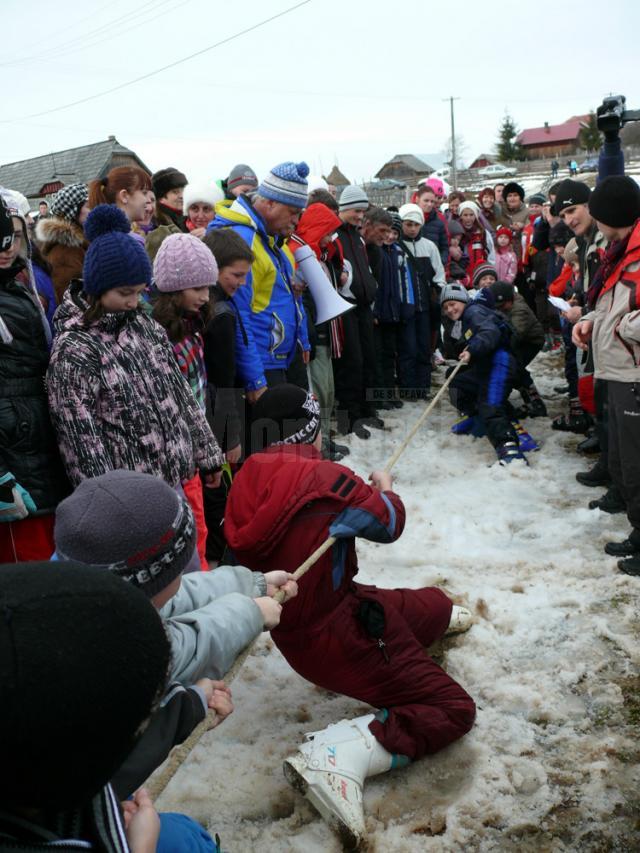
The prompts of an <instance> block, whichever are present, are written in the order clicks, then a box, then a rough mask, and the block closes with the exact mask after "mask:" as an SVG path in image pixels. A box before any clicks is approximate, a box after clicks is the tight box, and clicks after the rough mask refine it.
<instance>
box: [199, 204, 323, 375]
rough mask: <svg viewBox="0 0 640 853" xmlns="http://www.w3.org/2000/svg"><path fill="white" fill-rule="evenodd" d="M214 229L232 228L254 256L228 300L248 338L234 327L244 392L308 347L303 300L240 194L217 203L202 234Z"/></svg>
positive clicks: (281, 252)
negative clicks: (241, 284)
mask: <svg viewBox="0 0 640 853" xmlns="http://www.w3.org/2000/svg"><path fill="white" fill-rule="evenodd" d="M213 228H233V230H234V231H235V232H236V233H237V234H239V235H240V236H241V237H242V239H243V240H244V241H245V242H246V243H247V245H248V246H249V248H250V249H251V251H252V252H253V254H254V256H255V260H254V261H253V263H252V265H251V270H250V272H249V275H248V276H247V283H246V285H245V286H244V287H240V288H239V289H238V290H237V292H236V293H235V295H234V296H233V302H234V305H235V306H236V308H237V310H238V313H239V314H240V316H241V318H242V322H243V324H244V328H245V331H246V337H247V340H244V339H242V340H241V339H240V338H239V335H240V334H241V333H240V324H239V323H238V324H236V345H237V349H236V366H237V372H238V377H239V379H240V381H241V382H242V383H243V385H244V387H245V389H246V390H247V391H255V390H256V389H258V388H263V387H264V386H265V385H266V384H267V383H266V380H265V376H264V372H265V370H282V369H285V370H286V368H287V367H288V366H289V364H290V363H291V361H292V360H293V357H294V355H295V352H296V346H297V345H298V343H300V346H301V347H302V349H305V350H306V349H309V342H308V337H307V332H306V316H305V313H304V308H303V306H302V300H301V299H299V298H297V297H296V296H295V294H294V292H293V288H292V282H293V279H294V269H295V264H294V260H293V255H292V254H291V252H290V251H289V248H288V247H287V246H286V245H285V246H279V245H278V243H277V242H276V238H274V237H272V236H271V235H270V234H267V229H266V226H265V223H264V221H263V219H262V217H261V216H260V215H259V214H258V212H257V211H256V210H254V208H253V207H252V206H251V204H250V202H249V201H248V200H247V199H246V198H244V197H243V196H240V197H239V198H237V199H236V200H235V201H234V202H233V204H231V205H230V206H227V205H225V204H224V203H221V204H217V205H216V216H215V218H214V219H213V221H212V222H211V223H210V224H209V227H208V229H207V230H211V229H213Z"/></svg>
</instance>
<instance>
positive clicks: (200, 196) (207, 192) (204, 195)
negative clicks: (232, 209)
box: [182, 181, 224, 216]
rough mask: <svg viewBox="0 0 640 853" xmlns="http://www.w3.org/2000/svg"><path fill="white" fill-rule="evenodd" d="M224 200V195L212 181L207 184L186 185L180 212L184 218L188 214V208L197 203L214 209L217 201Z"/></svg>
mask: <svg viewBox="0 0 640 853" xmlns="http://www.w3.org/2000/svg"><path fill="white" fill-rule="evenodd" d="M223 198H224V193H223V192H222V190H221V189H220V187H219V186H218V185H217V184H215V183H214V182H213V181H212V182H211V183H210V184H209V183H206V184H187V186H186V187H185V188H184V195H183V199H184V200H183V202H182V211H183V213H184V215H185V216H187V215H188V213H189V208H190V207H191V205H192V204H195V203H196V202H197V201H199V202H201V203H204V204H210V205H211V207H214V206H215V205H216V204H217V203H218V202H219V201H222V199H223Z"/></svg>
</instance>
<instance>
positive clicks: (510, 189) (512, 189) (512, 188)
mask: <svg viewBox="0 0 640 853" xmlns="http://www.w3.org/2000/svg"><path fill="white" fill-rule="evenodd" d="M509 193H518V195H519V196H520V201H524V189H523V188H522V187H521V186H520V184H518V183H517V182H516V181H509V183H508V184H505V185H504V189H503V190H502V198H503V199H504V200H505V201H506V200H507V196H508V195H509Z"/></svg>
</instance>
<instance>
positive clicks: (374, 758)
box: [225, 385, 475, 845]
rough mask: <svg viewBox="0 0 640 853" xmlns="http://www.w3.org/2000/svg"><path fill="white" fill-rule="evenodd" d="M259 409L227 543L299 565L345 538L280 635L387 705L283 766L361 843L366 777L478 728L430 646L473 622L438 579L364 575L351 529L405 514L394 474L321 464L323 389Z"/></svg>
mask: <svg viewBox="0 0 640 853" xmlns="http://www.w3.org/2000/svg"><path fill="white" fill-rule="evenodd" d="M253 416H254V421H253V426H252V449H253V450H254V451H261V452H254V454H253V455H252V456H250V458H249V459H248V460H247V461H246V462H245V463H244V466H243V467H242V469H241V471H240V472H239V473H238V474H237V475H236V478H235V480H234V483H233V486H232V489H231V492H230V494H229V500H228V503H227V511H226V514H225V535H226V538H227V542H228V543H229V546H230V547H231V548H232V549H233V551H234V554H235V555H236V557H237V559H238V560H239V561H241V562H242V563H243V564H244V565H246V566H248V567H250V568H253V569H256V570H260V571H265V572H266V571H269V570H270V569H271V568H273V567H276V566H277V567H278V568H279V569H284V570H286V571H293V570H294V569H295V568H297V567H298V566H299V565H300V564H301V563H302V562H303V561H304V560H305V559H306V558H307V557H308V556H309V555H310V554H311V553H312V552H313V551H314V550H315V549H316V548H318V546H320V545H321V544H322V543H323V542H324V541H325V540H326V539H327V538H328V536H335V537H336V539H337V541H336V543H335V544H334V545H333V546H332V548H331V549H330V550H328V551H327V552H326V553H325V554H324V555H323V556H322V557H321V558H320V559H319V560H318V561H317V562H316V563H315V565H314V566H313V567H312V568H311V569H310V570H309V572H308V573H307V574H306V575H305V576H304V577H303V578H302V579H301V581H300V584H299V592H298V596H297V598H295V599H293V600H292V601H291V602H289V603H287V606H286V607H284V608H283V612H282V618H281V622H280V625H279V626H278V627H277V628H276V629H275V630H274V631H273V632H272V637H273V639H274V641H275V643H276V645H277V646H278V648H279V649H280V651H281V652H282V654H283V655H284V656H285V657H286V659H287V660H288V662H289V663H290V664H291V666H292V667H293V668H294V669H295V670H296V672H298V673H299V674H300V675H302V676H303V677H304V678H306V679H308V680H309V681H311V682H312V683H313V684H317V685H319V686H321V687H324V688H325V689H327V690H332V691H335V692H338V693H343V694H346V695H348V696H352V697H354V698H356V699H359V700H361V701H363V702H367V703H369V704H371V705H373V706H374V707H375V708H378V709H380V710H379V711H378V713H377V714H373V713H371V714H367V715H366V716H363V717H360V718H357V719H355V720H342V721H341V722H339V723H337V724H335V725H331V726H329V727H328V728H327V729H325V730H324V731H322V732H314V733H313V734H311V735H308V737H309V740H308V741H307V742H306V743H304V744H302V745H301V746H300V747H299V752H298V754H296V755H294V756H291V757H290V758H288V759H287V760H286V761H285V765H284V770H285V775H286V777H287V779H288V780H289V782H290V783H291V784H292V785H293V786H294V787H296V788H297V789H298V790H299V791H301V792H302V793H304V794H306V795H307V797H308V798H309V799H310V801H311V802H312V803H313V804H314V805H315V806H316V808H317V809H318V810H319V811H320V813H321V814H322V816H323V817H324V818H326V819H327V820H328V821H329V822H330V823H331V824H332V825H333V826H334V827H335V828H336V829H337V830H338V832H339V833H340V835H341V837H342V839H343V841H344V842H345V843H346V844H347V845H355V844H357V843H359V842H360V840H361V839H362V836H363V833H364V814H363V810H362V786H363V783H364V779H365V778H366V777H368V776H372V775H374V774H376V773H381V772H384V771H386V770H389V769H391V768H392V767H398V766H402V765H404V764H407V763H408V762H409V761H410V760H412V759H416V758H421V757H422V756H423V755H427V754H429V753H433V752H436V751H437V750H439V749H442V748H443V747H445V746H447V745H448V744H450V743H451V742H452V741H454V740H457V739H458V738H459V737H461V736H462V735H464V734H465V733H466V732H467V731H469V729H470V728H471V726H472V725H473V720H474V717H475V705H474V703H473V700H472V699H471V697H470V696H469V695H468V694H467V693H466V692H465V691H464V690H463V689H462V688H461V687H460V685H458V684H457V683H456V682H455V681H453V679H452V678H450V677H449V676H448V675H447V674H446V673H445V672H444V671H443V670H442V669H441V668H440V667H439V666H437V664H435V663H434V662H433V661H432V660H431V659H430V658H429V657H428V656H427V654H426V652H425V647H427V646H430V645H431V644H432V643H434V642H435V641H436V640H438V639H440V638H441V637H442V636H444V634H445V633H447V632H448V631H449V632H450V633H452V632H453V631H455V630H458V631H459V630H466V629H467V628H468V627H469V626H470V622H471V616H470V614H469V613H468V611H465V610H464V608H459V607H454V608H452V604H451V601H450V600H449V599H448V598H447V596H446V595H445V594H444V593H443V592H442V591H441V590H439V589H436V588H435V587H430V588H424V589H379V588H377V587H375V586H370V585H365V584H360V583H356V582H355V580H354V578H355V575H356V574H357V572H358V560H357V554H356V546H355V537H356V536H362V537H364V538H365V539H369V540H371V541H374V542H382V543H387V542H393V541H394V540H395V539H397V538H398V537H399V536H400V534H401V533H402V530H403V528H404V522H405V509H404V505H403V503H402V501H401V499H400V497H399V496H398V495H397V494H395V492H393V491H392V488H391V486H392V479H391V475H390V474H389V473H388V472H386V471H374V472H373V473H372V474H371V476H370V478H369V479H370V481H371V485H368V484H367V483H365V482H364V481H363V480H362V479H361V478H360V477H358V476H357V475H356V474H354V472H353V471H351V470H350V469H349V468H346V467H345V466H343V465H340V464H337V463H335V462H329V461H327V460H324V459H323V458H322V455H321V453H320V452H319V448H320V442H321V434H320V420H319V418H320V414H319V407H318V404H317V402H316V401H315V400H314V399H313V397H311V396H310V395H307V394H306V392H305V391H303V390H302V389H300V388H297V387H295V386H291V385H280V386H278V387H275V388H273V389H269V390H268V391H266V392H265V394H264V395H263V396H262V397H261V398H260V399H259V400H258V402H257V403H256V404H255V407H254V413H253ZM263 448H264V449H263Z"/></svg>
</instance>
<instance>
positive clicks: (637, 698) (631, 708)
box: [618, 676, 640, 726]
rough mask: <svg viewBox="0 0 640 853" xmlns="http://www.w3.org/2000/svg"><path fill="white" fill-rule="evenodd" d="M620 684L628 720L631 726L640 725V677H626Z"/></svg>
mask: <svg viewBox="0 0 640 853" xmlns="http://www.w3.org/2000/svg"><path fill="white" fill-rule="evenodd" d="M618 684H619V686H620V689H621V690H622V700H623V702H624V712H625V716H626V718H627V722H628V723H629V725H630V726H640V677H638V676H636V677H634V678H624V679H622V680H621V681H619V682H618Z"/></svg>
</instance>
